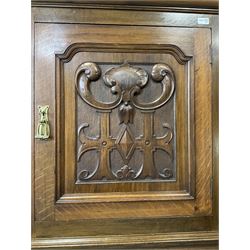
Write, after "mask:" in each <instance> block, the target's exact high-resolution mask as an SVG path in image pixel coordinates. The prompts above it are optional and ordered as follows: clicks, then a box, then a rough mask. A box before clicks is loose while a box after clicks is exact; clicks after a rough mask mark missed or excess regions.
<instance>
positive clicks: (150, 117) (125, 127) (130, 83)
mask: <svg viewBox="0 0 250 250" xmlns="http://www.w3.org/2000/svg"><path fill="white" fill-rule="evenodd" d="M100 76H101V70H100V68H99V66H98V65H97V64H95V63H92V62H85V63H83V64H82V65H80V67H79V68H78V69H77V71H76V88H77V91H78V94H79V96H80V97H81V98H82V100H84V101H85V102H86V103H87V104H89V105H90V106H92V107H93V108H95V109H97V111H98V112H99V113H100V135H99V137H93V138H91V137H88V136H87V135H86V134H85V132H84V129H85V128H86V127H88V126H89V125H88V124H86V123H83V124H82V125H81V126H80V127H79V129H78V137H79V140H80V142H81V144H80V147H79V150H78V157H77V159H78V161H80V160H81V157H82V155H83V154H84V153H85V152H87V151H89V150H97V151H98V152H100V155H99V161H98V162H97V164H98V167H97V168H96V169H95V170H94V171H92V172H91V173H90V172H89V171H88V170H82V171H81V172H80V173H79V175H78V180H79V181H83V180H88V179H91V180H102V179H103V178H105V179H107V180H109V179H118V180H131V179H136V178H138V177H140V178H146V177H149V178H157V177H159V178H163V179H169V178H171V177H172V176H173V172H172V170H171V169H169V168H164V169H163V170H161V171H160V170H159V169H156V167H155V166H154V161H153V152H154V151H155V150H156V149H161V150H163V151H164V152H166V153H167V155H168V156H169V157H170V159H171V160H173V152H172V151H173V150H172V145H171V143H170V142H171V140H172V138H173V130H172V128H171V126H170V125H169V124H168V123H164V124H163V127H164V128H166V129H167V133H165V135H164V136H162V137H157V136H155V135H154V124H153V122H154V112H155V110H156V109H158V108H160V107H162V106H163V105H164V104H166V103H167V102H168V100H169V99H170V98H171V97H172V96H173V93H174V85H175V80H174V74H173V71H172V70H171V68H170V67H169V66H168V65H166V64H163V63H160V64H156V65H154V66H153V68H152V72H151V78H152V80H153V81H154V82H153V84H158V83H161V85H162V91H161V94H160V96H159V97H157V98H156V99H155V100H154V101H151V102H142V101H139V99H138V98H137V96H138V95H139V94H140V93H141V91H142V89H143V88H144V87H145V86H146V85H147V83H148V80H149V76H148V73H147V72H146V71H145V70H143V69H141V68H139V67H134V66H131V65H129V64H128V63H125V64H123V65H121V66H118V67H115V68H111V69H109V70H107V71H106V73H105V74H104V76H103V81H104V84H105V85H106V86H108V87H109V88H110V90H111V93H112V94H113V95H115V96H116V98H115V100H114V101H112V102H100V101H98V100H96V99H95V97H94V96H93V94H92V93H91V88H90V84H91V82H92V81H97V80H98V79H99V78H100ZM98 84H100V83H98ZM118 106H119V107H118ZM116 107H118V116H119V121H120V124H117V126H119V127H120V129H119V132H118V134H117V136H116V137H111V135H110V131H109V130H110V124H109V123H110V112H112V110H113V109H115V108H116ZM135 109H138V110H140V112H141V114H142V116H143V117H144V119H143V135H142V136H140V137H135V136H134V135H133V133H132V131H131V128H130V124H132V123H133V118H134V111H135ZM114 149H115V150H118V152H119V154H120V155H121V157H122V160H123V163H124V165H123V166H121V168H120V169H119V170H116V171H115V172H114V170H113V169H112V167H111V164H110V152H111V151H112V150H114ZM136 149H138V150H140V151H142V152H143V163H142V165H141V168H140V169H139V171H135V169H133V166H130V165H129V162H130V160H131V157H132V156H133V154H134V151H135V150H136Z"/></svg>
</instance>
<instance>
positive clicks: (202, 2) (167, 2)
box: [32, 0, 219, 9]
mask: <svg viewBox="0 0 250 250" xmlns="http://www.w3.org/2000/svg"><path fill="white" fill-rule="evenodd" d="M39 3H40V4H42V3H44V4H59V3H60V4H62V5H63V4H96V5H97V6H98V5H99V6H100V5H102V4H103V5H131V6H132V5H137V6H160V7H164V6H165V7H166V6H175V7H189V8H191V7H195V8H215V9H216V8H218V6H219V1H218V0H108V1H107V0H90V1H87V0H71V1H69V0H32V4H33V5H36V4H39Z"/></svg>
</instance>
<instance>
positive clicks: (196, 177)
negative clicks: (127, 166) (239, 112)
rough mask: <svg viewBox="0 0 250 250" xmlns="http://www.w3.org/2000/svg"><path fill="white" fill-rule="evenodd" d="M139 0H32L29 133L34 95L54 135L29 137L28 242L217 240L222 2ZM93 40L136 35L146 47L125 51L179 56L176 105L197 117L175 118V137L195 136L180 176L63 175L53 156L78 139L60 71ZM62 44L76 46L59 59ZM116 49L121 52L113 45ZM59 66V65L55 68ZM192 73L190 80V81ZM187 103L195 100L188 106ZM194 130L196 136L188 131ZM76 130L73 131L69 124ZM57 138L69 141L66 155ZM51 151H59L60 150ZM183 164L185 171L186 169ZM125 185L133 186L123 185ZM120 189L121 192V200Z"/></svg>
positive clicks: (114, 244) (195, 245) (131, 39)
mask: <svg viewBox="0 0 250 250" xmlns="http://www.w3.org/2000/svg"><path fill="white" fill-rule="evenodd" d="M35 2H36V3H35ZM139 2H140V1H134V3H135V4H134V5H132V4H131V3H128V2H126V3H125V1H119V4H116V6H114V2H112V1H109V2H108V4H102V3H101V2H98V1H97V2H95V3H91V4H89V3H86V2H85V1H73V2H72V1H71V3H68V2H67V1H60V2H57V3H55V1H53V2H52V1H39V2H38V1H33V3H32V4H33V6H43V7H41V8H40V7H34V8H33V22H34V25H33V28H34V46H35V47H34V53H33V55H34V64H33V66H34V69H33V72H34V92H33V94H34V95H33V97H34V99H33V100H34V107H33V109H32V110H33V118H34V121H33V125H34V126H33V135H34V129H35V128H36V124H37V123H38V118H39V116H38V113H37V108H36V107H37V105H49V106H50V113H49V121H50V122H51V128H52V129H51V135H52V137H51V140H49V141H47V142H42V141H37V140H34V144H33V149H34V151H33V155H34V158H33V159H34V163H33V178H32V182H33V185H34V186H33V190H34V195H33V202H34V213H33V222H32V231H33V232H32V235H33V237H34V238H33V240H32V241H33V248H43V249H51V248H52V247H56V248H58V249H67V248H78V249H83V248H92V249H95V248H97V247H99V248H100V247H106V248H110V249H111V248H113V249H117V248H124V247H125V248H126V247H130V248H137V249H138V248H140V247H141V248H143V249H144V248H148V249H150V248H152V249H157V248H158V247H159V248H167V249H171V247H173V248H174V249H178V248H179V249H184V248H185V249H210V248H211V249H217V244H218V235H217V230H218V43H217V40H218V17H217V16H216V15H211V14H212V13H215V12H217V11H218V10H217V9H216V8H217V7H218V5H217V7H216V6H215V7H212V6H211V5H210V6H208V5H206V4H210V3H211V1H207V3H205V2H203V1H196V3H194V5H193V6H191V5H189V6H187V5H186V6H185V4H187V3H188V1H178V4H179V6H177V5H175V6H170V5H171V3H172V2H171V1H168V5H167V4H165V2H164V1H163V2H162V1H155V2H154V3H153V2H151V3H150V1H148V2H147V3H146V5H144V6H141V5H140V3H139ZM198 2H199V4H200V5H199V6H198V5H197V4H198ZM116 3H117V2H116ZM144 4H145V1H144ZM148 4H151V6H149V5H148ZM154 4H155V5H154ZM158 4H159V5H158ZM175 4H177V2H175ZM195 4H196V6H195ZM153 5H154V6H153ZM52 6H57V7H63V8H53V7H52ZM180 6H182V7H180ZM184 6H185V7H184ZM190 7H191V8H190ZM193 7H195V8H193ZM207 8H210V9H207ZM212 8H215V9H212ZM168 11H169V12H168ZM171 12H172V13H171ZM174 12H181V13H174ZM185 12H193V13H195V12H196V13H197V12H198V13H199V14H187V13H185ZM202 13H203V14H202ZM205 13H210V14H209V15H207V14H205ZM199 17H206V18H209V24H208V25H198V24H197V18H199ZM211 39H212V40H211ZM98 43H99V44H100V43H105V44H107V45H109V46H113V45H112V44H116V45H117V47H119V46H120V47H122V46H129V44H130V45H131V44H134V45H135V46H138V45H139V46H138V47H141V52H140V53H141V55H143V56H140V55H139V54H140V53H139V54H138V53H137V54H136V53H133V52H132V49H131V50H130V51H128V50H127V51H126V53H127V55H130V59H132V60H135V59H136V58H137V59H139V60H140V62H141V63H142V62H144V63H145V62H150V61H151V60H155V59H157V57H158V59H160V60H163V61H164V60H165V61H168V62H169V63H170V65H175V66H174V70H175V72H177V73H176V74H177V82H179V83H180V84H179V89H178V93H179V92H180V93H185V95H187V94H189V100H190V101H189V102H186V101H183V97H184V96H185V95H183V94H182V95H177V103H179V104H178V105H179V106H177V108H178V110H179V111H181V113H182V112H183V114H184V113H185V115H186V117H192V115H193V117H194V119H195V122H191V123H190V124H189V125H187V124H188V123H187V120H186V119H184V118H181V117H179V118H178V117H177V118H176V119H177V120H178V119H179V123H177V127H178V126H179V127H178V128H177V129H179V130H180V129H181V128H182V127H183V133H184V134H185V135H186V136H183V137H179V138H177V141H178V143H177V145H183V147H186V145H188V143H189V144H190V145H192V144H193V145H195V154H194V153H191V154H190V155H191V157H190V158H188V157H187V154H184V153H183V154H179V155H178V156H177V158H178V159H179V161H177V170H178V171H179V172H177V182H176V183H169V184H168V185H164V184H163V183H155V184H152V186H151V187H150V186H147V185H148V184H146V185H145V184H143V185H141V184H139V185H138V186H136V185H133V184H129V185H130V187H129V186H126V185H125V186H124V184H121V185H120V187H119V189H118V188H117V187H118V186H117V185H116V184H115V185H113V184H107V185H106V184H105V185H106V186H100V187H97V186H98V185H96V184H94V185H93V186H92V187H89V189H88V188H87V189H86V188H85V189H81V188H80V189H75V188H74V183H72V182H68V183H66V182H65V181H63V179H62V178H61V175H59V174H58V171H57V170H58V169H57V168H56V166H60V164H62V163H64V162H65V159H68V160H67V162H68V163H70V162H71V159H72V157H69V155H70V154H72V155H73V154H74V153H75V146H74V145H75V144H74V143H73V144H72V145H71V144H70V143H72V142H70V140H71V136H70V135H69V134H67V137H65V136H64V135H65V134H64V132H63V133H62V131H65V127H66V128H67V129H71V127H72V126H74V125H75V122H74V119H72V120H71V121H70V120H68V123H65V120H64V119H65V115H66V116H67V117H70V116H72V110H73V111H74V105H73V103H72V100H73V99H74V98H75V96H74V94H73V93H74V92H73V91H72V93H71V96H70V91H71V90H72V89H71V87H70V86H67V88H68V90H69V91H66V92H65V91H64V90H65V89H64V87H63V86H62V85H61V80H62V79H66V82H67V83H69V84H71V81H72V80H71V78H72V77H71V76H73V75H74V69H75V68H74V67H73V65H79V63H81V60H82V59H81V58H82V57H83V58H85V57H86V56H90V54H91V53H92V52H93V51H92V52H91V51H89V52H86V51H84V49H82V50H81V49H80V50H78V49H77V48H78V45H79V44H92V45H93V44H98ZM76 44H77V45H76ZM166 44H167V45H170V44H171V45H172V46H176V47H178V48H181V50H182V51H183V53H184V54H185V55H186V56H187V57H190V58H192V59H191V60H190V63H189V65H188V66H187V63H186V62H183V64H181V60H180V61H179V62H178V60H177V61H176V57H175V55H174V54H173V53H172V54H171V53H169V54H167V55H165V57H164V53H160V52H162V50H163V47H162V46H166ZM210 44H212V47H211V48H210ZM148 45H151V46H152V45H153V46H155V48H157V47H158V50H159V51H157V49H156V51H155V52H154V53H151V52H150V53H149V49H148V47H147V46H148ZM74 46H75V47H74ZM68 47H69V48H73V50H74V49H76V50H75V53H72V55H73V56H72V57H71V58H69V59H68V61H67V60H66V59H65V58H64V59H63V58H58V60H56V55H58V54H63V53H64V51H65V49H66V48H68ZM133 49H134V48H133ZM88 53H89V54H88ZM97 53H98V54H99V57H98V56H95V59H98V58H99V59H100V61H99V63H100V62H103V56H104V54H105V53H103V52H102V51H101V50H100V51H98V52H97ZM115 53H117V54H119V53H120V52H119V51H118V50H116V51H115V50H113V51H112V49H111V50H110V51H107V53H106V54H114V55H115ZM157 53H158V55H157ZM211 53H212V57H211ZM160 54H162V55H160ZM120 56H121V55H120ZM114 58H116V59H117V58H118V57H117V55H116V56H114ZM158 59H157V62H159V60H158ZM177 59H178V57H177ZM184 59H185V57H184ZM60 60H61V61H60ZM97 61H98V60H97ZM59 67H61V68H62V69H63V70H61V71H58V70H55V69H58V68H59ZM188 72H189V73H188ZM188 81H190V82H193V83H194V84H193V85H192V84H191V85H187V83H188ZM67 88H66V90H67ZM189 91H190V92H189ZM59 92H60V93H61V94H60V95H59V94H58V93H59ZM180 93H179V94H180ZM178 96H179V97H178ZM180 97H181V98H180ZM64 98H66V100H68V102H67V103H68V104H70V105H71V106H70V107H71V110H67V111H66V112H65V113H64V112H62V113H60V112H58V110H59V111H60V110H63V109H62V108H63V105H64V104H63V103H64ZM67 98H68V99H67ZM178 98H180V99H179V100H178ZM184 99H185V98H184ZM186 107H192V108H193V109H194V112H193V114H192V112H191V113H189V112H188V109H186ZM58 108H59V109H58ZM73 113H74V112H73ZM112 119H114V118H112ZM159 119H160V114H157V119H156V121H155V124H156V125H157V126H158V127H159V124H160V121H159ZM191 121H192V119H191ZM72 122H73V123H72ZM192 130H193V132H194V136H192V133H190V132H188V131H192ZM58 131H59V133H57V132H58ZM60 131H61V132H60ZM72 136H75V134H74V133H72ZM177 137H178V133H177ZM68 142H70V143H69V144H68ZM58 145H62V146H65V145H71V146H70V147H69V150H70V151H68V152H67V154H68V156H67V157H66V158H64V156H63V155H62V154H61V153H62V150H61V149H62V147H58ZM178 150H179V152H181V148H179V149H178V147H177V151H178ZM185 150H187V149H185ZM183 152H185V151H183ZM187 152H188V150H187ZM193 152H194V151H193ZM56 155H61V156H60V157H59V158H56V157H55V156H56ZM192 161H195V162H196V166H195V168H196V171H193V170H194V168H191V169H189V168H187V167H186V168H185V166H186V165H185V164H184V163H185V162H192ZM70 164H71V163H70ZM178 164H180V165H178ZM181 165H182V166H183V167H180V166H181ZM68 166H69V165H68ZM70 166H71V165H70ZM72 166H73V165H72ZM192 166H194V165H192ZM72 169H73V168H72ZM188 171H190V174H189V175H186V174H185V173H188ZM72 173H73V174H72ZM60 174H61V173H60ZM62 175H63V176H65V177H69V176H70V175H72V176H71V177H72V178H73V179H74V177H75V176H74V172H71V170H70V168H68V167H67V168H64V169H62ZM58 183H60V185H58ZM109 185H110V186H109ZM112 185H113V186H112ZM157 185H158V186H157ZM145 187H147V188H146V189H145ZM149 187H150V188H149ZM157 187H158V189H157ZM128 188H130V190H133V192H131V191H130V192H127V191H128ZM65 190H66V191H67V192H65ZM86 191H87V192H86ZM107 191H109V192H107ZM110 191H112V192H110ZM117 191H120V192H117ZM172 191H174V192H175V193H174V194H173V192H172ZM166 192H167V195H168V199H167V200H166ZM190 194H191V195H190ZM83 195H85V196H83ZM145 197H146V199H145ZM122 199H123V202H120V201H121V200H122ZM68 237H70V239H69V238H68ZM128 239H129V240H128ZM177 246H178V248H177Z"/></svg>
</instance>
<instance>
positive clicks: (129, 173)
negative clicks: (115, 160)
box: [116, 165, 135, 179]
mask: <svg viewBox="0 0 250 250" xmlns="http://www.w3.org/2000/svg"><path fill="white" fill-rule="evenodd" d="M116 176H117V178H118V179H134V178H135V172H134V170H132V168H131V167H129V166H128V165H124V166H123V167H122V168H121V169H120V170H118V171H117V172H116Z"/></svg>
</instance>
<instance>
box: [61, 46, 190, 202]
mask: <svg viewBox="0 0 250 250" xmlns="http://www.w3.org/2000/svg"><path fill="white" fill-rule="evenodd" d="M56 58H57V64H56V65H57V72H58V73H57V76H58V78H57V79H58V90H57V93H58V94H59V96H58V99H59V100H61V104H60V105H58V108H59V110H58V112H57V113H58V114H61V116H60V117H59V121H58V124H63V126H62V125H60V126H59V127H58V132H59V134H58V137H60V140H59V144H58V148H60V157H58V179H57V180H58V181H57V197H58V200H57V203H64V202H69V201H70V202H76V203H78V202H83V201H86V197H88V200H87V201H88V202H90V201H91V200H92V199H93V200H95V201H98V202H102V201H104V200H105V199H106V198H105V195H107V194H109V197H110V196H113V198H114V200H116V201H123V200H124V201H128V200H131V201H133V200H134V201H135V200H145V199H148V200H155V199H156V200H157V199H158V198H159V197H158V198H157V197H156V196H155V195H154V194H153V193H151V191H153V192H156V191H160V192H162V193H161V197H162V198H161V199H164V200H169V199H193V198H194V194H195V193H194V192H195V188H194V183H195V182H194V173H195V163H194V162H193V157H194V154H195V152H194V147H193V133H194V131H193V125H192V124H193V119H194V116H193V115H194V113H193V112H194V111H193V100H192V99H190V96H192V95H193V78H192V73H191V72H192V70H193V60H192V57H191V56H187V55H185V54H184V52H183V51H182V50H181V49H180V48H179V47H177V46H174V45H150V46H148V45H140V46H136V45H134V44H131V45H130V44H128V45H119V46H117V45H114V44H84V43H79V44H72V45H70V46H69V47H68V48H67V49H66V50H65V52H64V53H62V54H57V55H56ZM62 97H63V98H62ZM62 114H64V115H62ZM62 156H64V157H62ZM117 192H119V193H120V195H119V196H116V193H117ZM128 192H129V193H128ZM141 192H145V196H143V197H142V196H141ZM99 193H102V196H101V195H100V194H99ZM86 195H87V196H86ZM89 195H91V197H92V199H90V198H89ZM115 197H116V198H115Z"/></svg>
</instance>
